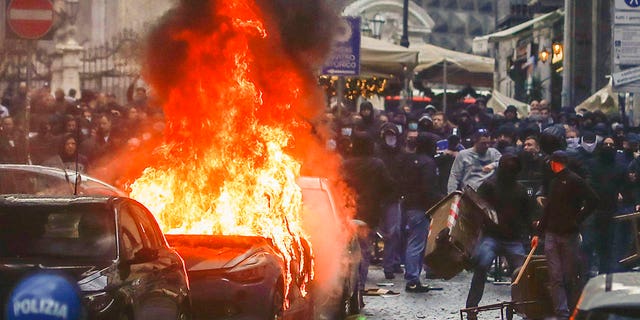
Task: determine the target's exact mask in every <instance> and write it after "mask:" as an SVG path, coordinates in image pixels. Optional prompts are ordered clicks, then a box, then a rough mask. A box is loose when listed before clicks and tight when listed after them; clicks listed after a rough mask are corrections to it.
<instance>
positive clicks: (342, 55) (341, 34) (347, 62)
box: [322, 17, 361, 76]
mask: <svg viewBox="0 0 640 320" xmlns="http://www.w3.org/2000/svg"><path fill="white" fill-rule="evenodd" d="M342 19H343V20H342V23H341V25H340V27H339V31H338V35H337V36H336V39H335V43H334V45H333V49H332V51H331V54H330V55H329V57H328V58H327V61H326V62H325V64H324V67H323V68H322V74H325V75H332V76H355V75H358V74H360V24H361V19H360V17H343V18H342Z"/></svg>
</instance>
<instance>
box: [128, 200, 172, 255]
mask: <svg viewBox="0 0 640 320" xmlns="http://www.w3.org/2000/svg"><path fill="white" fill-rule="evenodd" d="M130 208H131V212H132V213H133V214H134V215H135V218H136V220H137V221H139V223H140V226H141V227H142V230H141V231H142V233H144V235H145V237H146V238H148V239H149V243H150V248H152V249H158V248H160V247H162V245H163V243H164V239H162V231H160V228H159V227H158V224H157V223H156V221H155V218H153V216H151V214H150V213H149V212H148V211H147V210H146V209H145V208H143V207H141V206H139V205H137V204H135V203H131V204H130Z"/></svg>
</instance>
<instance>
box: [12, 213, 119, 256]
mask: <svg viewBox="0 0 640 320" xmlns="http://www.w3.org/2000/svg"><path fill="white" fill-rule="evenodd" d="M39 257H43V258H44V257H48V258H80V259H82V258H86V259H109V260H112V259H115V257H116V232H115V224H114V217H113V213H112V212H111V211H109V210H107V209H106V208H104V206H98V205H89V204H85V205H70V206H64V207H62V206H37V207H36V206H28V207H27V206H25V207H12V208H7V207H3V208H0V259H7V258H39Z"/></svg>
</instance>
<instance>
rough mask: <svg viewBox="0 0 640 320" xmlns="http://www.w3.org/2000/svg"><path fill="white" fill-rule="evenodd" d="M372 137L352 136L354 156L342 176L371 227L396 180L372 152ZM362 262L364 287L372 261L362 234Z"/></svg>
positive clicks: (358, 215)
mask: <svg viewBox="0 0 640 320" xmlns="http://www.w3.org/2000/svg"><path fill="white" fill-rule="evenodd" d="M373 151H374V143H373V140H372V139H371V138H370V137H369V136H367V135H366V134H363V133H356V134H354V136H353V137H352V151H351V153H352V155H353V157H351V158H349V159H347V160H346V161H344V162H343V164H342V175H343V177H344V179H345V181H346V183H347V185H348V186H349V187H350V188H351V189H352V190H353V191H354V192H355V196H356V199H355V206H356V218H357V219H360V220H362V221H364V222H366V223H367V225H368V228H369V230H373V229H375V228H376V227H377V225H378V223H379V221H380V218H381V217H382V200H383V199H384V197H385V195H387V194H388V193H389V192H390V188H391V187H392V186H393V180H392V179H391V176H390V175H389V172H388V171H387V168H386V167H385V164H384V162H383V161H382V160H381V159H380V158H377V157H375V156H374V155H373ZM359 240H360V247H361V252H362V261H361V263H360V268H359V269H360V284H359V285H360V290H364V284H365V282H366V280H367V274H368V268H369V263H370V256H369V248H370V241H369V240H370V239H369V236H368V235H367V236H364V235H361V234H360V237H359Z"/></svg>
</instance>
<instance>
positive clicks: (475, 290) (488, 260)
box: [467, 236, 526, 308]
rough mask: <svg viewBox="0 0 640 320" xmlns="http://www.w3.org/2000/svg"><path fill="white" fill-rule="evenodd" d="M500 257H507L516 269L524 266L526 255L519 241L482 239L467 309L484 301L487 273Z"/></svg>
mask: <svg viewBox="0 0 640 320" xmlns="http://www.w3.org/2000/svg"><path fill="white" fill-rule="evenodd" d="M498 255H500V256H505V257H506V258H507V262H508V263H509V266H510V267H511V268H513V269H515V268H518V267H520V266H522V263H524V257H525V255H526V253H525V250H524V246H523V245H522V242H521V241H519V240H516V241H506V240H499V239H496V238H493V237H490V236H485V237H483V238H482V239H480V244H479V245H478V246H477V247H476V250H475V252H474V256H473V260H474V263H475V266H474V269H473V278H472V279H471V288H470V289H469V295H468V296H467V308H469V307H477V306H478V303H480V300H482V294H483V293H484V283H485V281H486V280H487V272H488V271H489V268H490V267H491V264H492V263H493V260H494V259H495V258H496V257H497V256H498Z"/></svg>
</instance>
